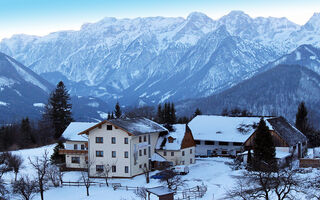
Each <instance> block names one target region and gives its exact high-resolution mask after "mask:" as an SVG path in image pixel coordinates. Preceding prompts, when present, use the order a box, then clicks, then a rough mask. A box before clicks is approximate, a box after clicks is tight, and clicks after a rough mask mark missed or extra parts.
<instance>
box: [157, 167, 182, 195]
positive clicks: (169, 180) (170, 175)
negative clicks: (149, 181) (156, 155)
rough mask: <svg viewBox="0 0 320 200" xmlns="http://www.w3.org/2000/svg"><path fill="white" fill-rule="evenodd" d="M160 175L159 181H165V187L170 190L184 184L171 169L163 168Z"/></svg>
mask: <svg viewBox="0 0 320 200" xmlns="http://www.w3.org/2000/svg"><path fill="white" fill-rule="evenodd" d="M161 176H162V178H161V179H160V182H163V183H166V185H167V187H168V188H169V189H171V190H177V189H178V187H181V186H184V185H185V181H184V180H182V178H181V176H180V175H178V174H177V173H176V172H174V171H173V170H164V171H163V172H162V173H161Z"/></svg>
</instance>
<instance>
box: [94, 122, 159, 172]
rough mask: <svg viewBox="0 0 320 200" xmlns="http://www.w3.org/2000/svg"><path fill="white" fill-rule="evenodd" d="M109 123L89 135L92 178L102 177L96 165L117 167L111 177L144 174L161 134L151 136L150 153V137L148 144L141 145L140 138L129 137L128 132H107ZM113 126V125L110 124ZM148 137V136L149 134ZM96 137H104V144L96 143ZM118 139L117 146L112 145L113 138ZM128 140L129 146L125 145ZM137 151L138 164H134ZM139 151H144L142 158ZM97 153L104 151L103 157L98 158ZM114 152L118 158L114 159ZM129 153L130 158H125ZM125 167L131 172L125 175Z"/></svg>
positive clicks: (115, 130) (114, 130) (113, 130)
mask: <svg viewBox="0 0 320 200" xmlns="http://www.w3.org/2000/svg"><path fill="white" fill-rule="evenodd" d="M107 125H108V124H107V123H106V124H103V125H102V126H101V128H95V129H94V130H91V131H90V133H89V142H88V146H89V165H90V170H89V173H90V176H92V177H101V174H99V173H97V172H96V165H107V164H109V165H110V166H112V165H115V166H116V172H112V170H110V172H109V177H132V176H135V175H137V174H141V173H143V169H142V168H143V166H144V164H146V165H147V166H148V165H149V157H151V155H152V154H153V153H154V149H155V145H156V142H157V139H158V135H159V133H152V134H150V143H151V144H150V151H151V153H150V154H151V155H149V150H148V148H149V145H148V137H147V142H144V141H143V135H142V142H141V143H139V136H129V135H128V133H127V132H125V131H123V130H121V129H115V127H114V126H113V128H112V130H107ZM110 125H111V124H110ZM147 135H148V134H147ZM96 137H102V138H103V143H96ZM112 137H115V138H116V144H112V143H111V138H112ZM125 137H127V138H128V144H125V143H124V138H125ZM135 149H136V150H137V154H138V156H137V162H136V164H135V163H134V152H135ZM139 149H141V150H142V156H139ZM143 149H146V155H144V151H143ZM96 151H103V157H96ZM112 151H116V158H112ZM125 151H128V158H125V157H124V152H125ZM140 165H141V166H142V168H140ZM125 166H128V167H129V172H128V173H125Z"/></svg>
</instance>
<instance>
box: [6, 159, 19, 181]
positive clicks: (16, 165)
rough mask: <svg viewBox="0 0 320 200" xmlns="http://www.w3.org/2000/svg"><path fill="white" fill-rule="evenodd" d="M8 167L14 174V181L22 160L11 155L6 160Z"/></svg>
mask: <svg viewBox="0 0 320 200" xmlns="http://www.w3.org/2000/svg"><path fill="white" fill-rule="evenodd" d="M8 162H9V167H10V168H11V169H12V170H13V172H14V181H16V180H17V176H18V173H19V170H20V169H21V168H22V163H23V158H22V157H21V156H19V155H11V156H10V157H9V159H8Z"/></svg>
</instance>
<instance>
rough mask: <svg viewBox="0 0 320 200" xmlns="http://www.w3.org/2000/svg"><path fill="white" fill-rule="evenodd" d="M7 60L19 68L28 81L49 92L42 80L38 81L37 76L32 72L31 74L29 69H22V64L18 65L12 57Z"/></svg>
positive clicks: (19, 71) (21, 74) (18, 70)
mask: <svg viewBox="0 0 320 200" xmlns="http://www.w3.org/2000/svg"><path fill="white" fill-rule="evenodd" d="M7 60H8V61H9V62H10V63H11V64H12V66H14V68H15V69H16V70H17V72H18V73H19V74H20V76H21V77H22V78H23V79H24V80H25V81H27V82H29V83H32V84H33V85H36V86H38V87H39V88H41V89H42V90H44V91H46V92H49V90H48V88H47V87H46V86H44V85H43V84H42V83H41V82H40V81H38V80H37V79H36V78H35V77H33V76H32V75H31V74H29V73H28V72H27V71H25V70H24V69H22V68H21V67H20V66H18V65H17V64H16V63H15V62H13V61H12V60H11V59H10V58H7Z"/></svg>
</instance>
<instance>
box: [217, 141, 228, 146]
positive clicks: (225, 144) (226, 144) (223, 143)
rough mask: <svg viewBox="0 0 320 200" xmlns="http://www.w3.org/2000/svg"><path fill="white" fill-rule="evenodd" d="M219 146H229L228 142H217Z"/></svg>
mask: <svg viewBox="0 0 320 200" xmlns="http://www.w3.org/2000/svg"><path fill="white" fill-rule="evenodd" d="M219 145H221V146H228V145H229V142H219Z"/></svg>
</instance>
